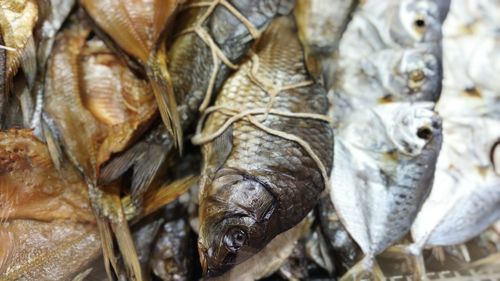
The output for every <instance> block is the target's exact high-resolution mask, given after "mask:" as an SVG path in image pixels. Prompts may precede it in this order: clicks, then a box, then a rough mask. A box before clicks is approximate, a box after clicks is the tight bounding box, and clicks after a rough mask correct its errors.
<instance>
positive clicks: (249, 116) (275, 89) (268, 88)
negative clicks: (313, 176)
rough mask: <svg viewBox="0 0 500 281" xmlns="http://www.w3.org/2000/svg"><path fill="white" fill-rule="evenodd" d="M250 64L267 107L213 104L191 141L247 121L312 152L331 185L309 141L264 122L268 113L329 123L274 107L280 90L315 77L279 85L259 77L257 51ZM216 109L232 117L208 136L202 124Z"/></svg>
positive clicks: (197, 142)
mask: <svg viewBox="0 0 500 281" xmlns="http://www.w3.org/2000/svg"><path fill="white" fill-rule="evenodd" d="M251 63H252V64H251V67H250V71H248V72H247V75H248V77H249V79H250V81H252V83H254V84H255V85H257V86H258V87H259V88H261V89H262V90H263V91H264V92H266V93H267V94H268V95H269V96H270V99H269V102H268V104H267V105H266V108H261V109H248V110H243V111H241V110H238V109H234V108H229V107H226V106H224V105H215V106H211V107H209V108H207V109H206V110H205V111H204V112H203V114H202V115H201V117H200V120H199V122H198V124H197V127H196V132H195V135H194V136H193V138H192V139H191V142H192V143H193V144H195V145H202V144H206V143H209V142H212V141H213V140H215V139H216V138H217V137H219V136H220V135H222V134H223V133H224V131H226V130H227V128H229V126H231V125H232V124H233V123H235V122H237V121H240V120H245V121H248V122H250V123H251V124H252V125H254V126H255V127H257V128H259V129H261V130H262V131H264V132H266V133H268V134H270V135H274V136H277V137H280V138H283V139H286V140H289V141H292V142H295V143H297V144H299V145H300V146H301V147H302V148H303V149H304V150H305V151H306V152H307V154H309V156H310V157H311V158H312V159H313V160H314V162H315V163H316V165H317V166H318V168H319V170H320V172H321V176H322V177H323V181H324V183H325V186H328V184H329V177H328V173H327V171H326V168H325V165H324V164H323V162H321V160H320V158H319V157H318V155H317V154H316V153H315V152H314V151H313V150H312V148H311V146H310V145H309V143H308V142H306V141H305V140H303V139H302V138H300V137H297V136H296V135H294V134H290V133H286V132H283V131H279V130H275V129H272V128H269V127H267V126H265V125H264V124H262V122H263V121H265V120H266V119H267V117H268V116H269V115H276V116H284V117H289V118H304V119H314V120H319V121H324V122H328V123H330V124H331V123H332V119H331V118H330V117H329V116H327V115H323V114H316V113H310V112H289V111H283V110H277V109H273V105H274V102H275V100H276V97H277V96H278V95H279V93H281V92H283V91H286V90H291V89H295V88H302V87H307V86H311V85H313V84H314V82H313V81H312V80H306V81H302V82H299V83H296V84H291V85H284V86H277V85H275V84H274V83H272V82H271V81H268V80H267V79H265V78H263V77H259V75H258V70H259V57H258V56H257V55H256V54H252V56H251ZM213 112H219V113H221V114H224V115H227V116H229V119H227V120H226V121H225V122H224V124H222V126H221V127H220V128H219V129H218V130H217V131H215V132H213V133H210V134H208V135H205V134H203V133H202V129H203V124H204V123H205V120H206V118H207V117H208V115H210V114H211V113H213ZM256 115H263V118H262V121H259V120H257V118H256V117H255V116H256Z"/></svg>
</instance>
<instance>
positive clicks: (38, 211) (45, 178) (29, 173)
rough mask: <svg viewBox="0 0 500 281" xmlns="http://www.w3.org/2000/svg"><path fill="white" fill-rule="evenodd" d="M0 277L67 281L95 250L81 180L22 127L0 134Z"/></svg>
mask: <svg viewBox="0 0 500 281" xmlns="http://www.w3.org/2000/svg"><path fill="white" fill-rule="evenodd" d="M0 237H1V241H2V242H1V243H0V276H1V277H0V279H2V280H68V279H69V278H71V277H72V276H75V275H76V274H77V273H78V272H79V271H80V270H82V269H83V267H85V265H86V264H88V263H89V262H91V261H92V260H93V259H95V258H96V257H97V255H98V253H99V249H100V247H99V246H100V242H99V237H98V235H97V228H96V225H95V220H94V216H93V214H92V210H91V208H90V205H89V200H88V196H87V191H86V184H85V182H84V181H83V180H82V179H81V177H80V175H79V174H78V172H77V171H76V170H75V169H74V168H73V167H72V166H71V165H64V166H62V167H61V169H60V170H56V169H55V167H54V165H53V163H52V161H51V159H50V156H49V153H48V150H47V147H46V146H45V145H44V144H43V143H41V142H39V141H38V140H37V139H36V138H35V137H34V136H33V135H32V133H31V132H30V131H28V130H10V131H8V132H0Z"/></svg>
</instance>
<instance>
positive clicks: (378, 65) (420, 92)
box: [332, 0, 449, 120]
mask: <svg viewBox="0 0 500 281" xmlns="http://www.w3.org/2000/svg"><path fill="white" fill-rule="evenodd" d="M448 7H449V1H433V0H406V1H385V2H384V3H380V2H379V1H366V2H365V3H363V4H362V5H360V6H359V7H358V9H357V10H356V12H355V14H354V16H353V19H352V21H351V22H350V23H349V25H348V27H347V30H346V31H345V33H344V36H343V37H342V40H341V42H340V46H339V57H338V60H337V61H336V65H335V70H336V72H335V74H334V77H333V78H332V79H333V80H334V83H333V89H332V90H333V94H334V97H333V103H334V115H335V117H336V119H337V120H341V119H342V117H343V116H346V115H347V114H348V113H349V112H351V111H354V110H357V109H361V108H364V107H367V106H369V107H370V106H373V105H376V104H380V103H386V102H391V101H408V100H411V101H437V99H438V98H439V94H440V92H441V80H442V66H441V58H442V55H441V38H442V32H441V27H442V23H443V21H444V19H445V17H446V14H447V11H448ZM368 93H369V94H368Z"/></svg>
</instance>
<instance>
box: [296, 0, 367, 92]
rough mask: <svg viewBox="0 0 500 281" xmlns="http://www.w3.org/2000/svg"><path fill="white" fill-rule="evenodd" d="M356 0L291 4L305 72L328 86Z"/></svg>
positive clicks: (304, 0)
mask: <svg viewBox="0 0 500 281" xmlns="http://www.w3.org/2000/svg"><path fill="white" fill-rule="evenodd" d="M357 5H358V1H357V0H299V1H297V4H296V6H295V11H294V12H295V19H296V21H297V27H298V33H299V38H300V41H301V43H302V45H303V46H304V52H305V60H306V64H307V69H308V71H309V73H310V74H311V75H312V76H313V78H314V79H316V80H320V81H321V80H323V81H325V83H326V87H327V88H329V87H330V86H331V85H329V80H327V79H331V77H332V75H333V74H332V71H333V70H332V69H331V68H332V66H333V65H334V59H335V52H336V51H337V47H338V44H339V41H340V38H341V37H342V34H343V33H344V31H345V29H346V27H347V23H348V22H349V20H350V19H351V14H352V12H353V11H354V9H355V8H356V6H357Z"/></svg>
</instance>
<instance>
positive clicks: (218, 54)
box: [176, 0, 261, 112]
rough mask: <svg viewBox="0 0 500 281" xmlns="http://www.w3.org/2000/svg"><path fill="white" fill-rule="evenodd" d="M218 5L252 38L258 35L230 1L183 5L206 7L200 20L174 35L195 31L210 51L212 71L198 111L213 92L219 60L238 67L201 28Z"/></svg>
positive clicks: (201, 109)
mask: <svg viewBox="0 0 500 281" xmlns="http://www.w3.org/2000/svg"><path fill="white" fill-rule="evenodd" d="M218 5H222V6H224V7H225V8H226V9H227V10H228V11H229V12H231V13H232V14H233V15H234V16H235V17H236V18H237V19H239V20H240V21H241V23H242V24H243V25H244V26H245V27H246V28H247V29H248V31H249V32H250V35H251V36H252V37H253V39H257V38H259V37H260V33H261V31H259V30H258V29H257V28H256V27H255V26H254V25H253V24H252V23H251V22H250V21H249V20H248V19H247V18H246V17H245V16H244V15H243V14H241V13H240V12H239V11H238V9H236V8H235V7H234V6H233V5H232V4H231V3H229V2H228V1H227V0H214V1H210V2H206V1H204V2H198V3H193V4H189V5H186V6H184V9H189V8H203V7H207V10H206V11H205V13H204V14H203V15H202V16H201V18H200V20H199V21H198V22H197V23H196V24H195V26H194V27H191V28H188V29H185V30H183V31H181V32H180V33H178V34H177V35H176V36H181V35H184V34H187V33H191V32H194V33H196V34H197V35H198V36H199V37H200V39H201V40H203V42H205V44H207V45H208V47H209V48H210V50H211V52H212V59H213V61H212V62H213V68H212V73H211V74H210V80H209V84H208V87H207V91H206V93H205V97H204V99H203V102H202V103H201V105H200V107H199V110H200V112H203V111H205V110H206V109H207V107H208V104H209V103H210V100H211V99H212V94H213V88H214V85H215V79H216V78H217V73H218V72H219V68H220V66H219V64H220V62H223V63H224V64H225V65H227V66H228V67H229V68H231V69H233V70H236V69H238V65H236V64H233V63H232V62H231V61H230V60H229V59H228V58H227V57H226V55H225V54H224V52H223V51H222V50H221V49H220V48H219V46H217V44H216V43H215V41H214V39H213V38H212V37H211V36H210V34H209V33H208V32H207V31H206V30H205V29H204V28H203V23H204V22H205V21H206V20H207V19H208V17H209V16H210V15H211V14H212V13H213V11H214V10H215V8H216V7H217V6H218Z"/></svg>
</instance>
